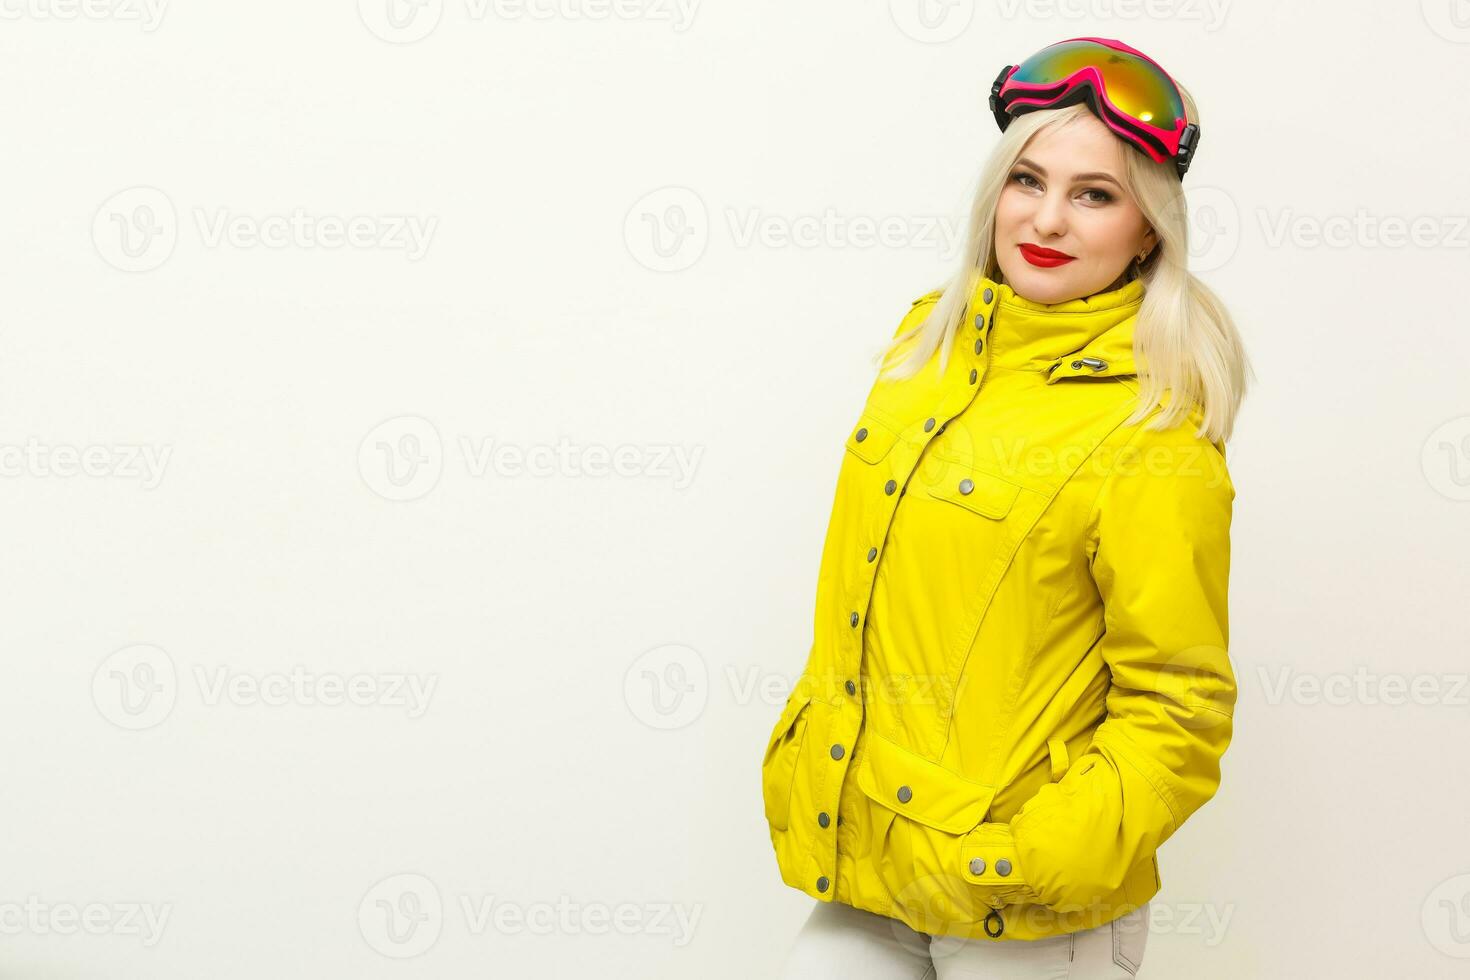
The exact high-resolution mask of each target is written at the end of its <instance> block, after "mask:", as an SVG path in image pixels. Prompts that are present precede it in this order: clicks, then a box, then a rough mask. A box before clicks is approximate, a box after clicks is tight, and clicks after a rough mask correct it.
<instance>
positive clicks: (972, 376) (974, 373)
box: [970, 368, 980, 384]
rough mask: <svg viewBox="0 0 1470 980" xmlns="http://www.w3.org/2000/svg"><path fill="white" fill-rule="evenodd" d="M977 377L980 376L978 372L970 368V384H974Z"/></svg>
mask: <svg viewBox="0 0 1470 980" xmlns="http://www.w3.org/2000/svg"><path fill="white" fill-rule="evenodd" d="M978 377H980V372H979V371H976V370H975V369H974V368H970V384H974V383H975V379H976V378H978Z"/></svg>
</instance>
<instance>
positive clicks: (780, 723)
mask: <svg viewBox="0 0 1470 980" xmlns="http://www.w3.org/2000/svg"><path fill="white" fill-rule="evenodd" d="M811 699H812V698H811V694H809V693H807V692H804V691H793V692H792V693H791V697H789V698H787V699H786V707H784V708H782V709H781V716H780V717H779V718H777V719H776V727H775V728H772V729H771V736H770V738H768V739H766V755H765V760H766V761H767V762H769V761H770V759H771V750H772V749H774V748H775V747H776V743H777V742H779V741H780V740H781V737H782V736H783V735H785V734H786V733H787V732H788V731H790V730H791V726H792V725H794V724H796V717H797V716H798V715H800V714H801V709H802V708H805V707H806V704H807V702H808V701H810V700H811Z"/></svg>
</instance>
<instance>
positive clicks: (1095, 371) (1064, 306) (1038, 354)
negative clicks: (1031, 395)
mask: <svg viewBox="0 0 1470 980" xmlns="http://www.w3.org/2000/svg"><path fill="white" fill-rule="evenodd" d="M1143 294H1144V284H1143V281H1142V280H1139V279H1134V280H1132V281H1131V282H1127V283H1125V284H1123V285H1122V286H1119V287H1118V288H1117V289H1113V290H1110V291H1108V292H1104V293H1094V294H1093V295H1091V296H1085V297H1083V298H1081V299H1074V300H1068V301H1067V302H1065V303H1052V304H1045V303H1036V302H1033V301H1031V300H1029V299H1026V298H1025V297H1023V296H1020V295H1018V294H1017V293H1016V292H1015V290H1013V289H1011V287H1010V286H1009V285H1007V284H1006V283H1002V282H996V281H995V280H993V279H990V278H988V277H983V276H982V277H981V278H980V280H979V282H978V284H977V285H976V287H975V290H974V293H973V295H972V296H971V298H970V315H969V317H968V319H969V320H970V321H971V322H972V323H973V322H974V318H975V316H976V315H977V314H983V315H984V316H985V323H986V326H985V327H984V328H983V332H984V336H985V342H986V344H987V345H988V346H989V347H990V358H991V363H992V364H993V365H995V366H997V367H1001V368H1009V369H1011V370H1021V371H1039V372H1041V373H1043V374H1045V375H1046V383H1047V384H1051V383H1052V382H1055V381H1060V380H1062V379H1063V378H1074V377H1102V376H1119V375H1132V374H1136V373H1137V369H1136V366H1135V364H1134V361H1133V326H1134V323H1135V321H1136V320H1137V316H1138V310H1139V307H1140V306H1142V305H1143Z"/></svg>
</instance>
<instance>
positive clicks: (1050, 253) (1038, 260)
mask: <svg viewBox="0 0 1470 980" xmlns="http://www.w3.org/2000/svg"><path fill="white" fill-rule="evenodd" d="M1020 247H1021V254H1022V255H1023V256H1025V257H1026V261H1027V262H1030V263H1031V264H1032V265H1038V266H1041V267H1042V268H1043V269H1054V268H1056V267H1057V266H1059V265H1066V264H1067V263H1068V262H1071V261H1072V260H1073V259H1074V258H1076V256H1075V255H1068V254H1067V253H1066V252H1058V251H1057V250H1056V249H1054V248H1042V247H1041V246H1040V245H1032V244H1031V243H1030V242H1022V243H1021V246H1020Z"/></svg>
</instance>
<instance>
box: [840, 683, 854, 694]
mask: <svg viewBox="0 0 1470 980" xmlns="http://www.w3.org/2000/svg"><path fill="white" fill-rule="evenodd" d="M843 686H844V687H846V688H847V693H848V694H856V693H857V685H856V684H854V683H853V682H852V681H848V682H847V683H846V684H845V685H843Z"/></svg>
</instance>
